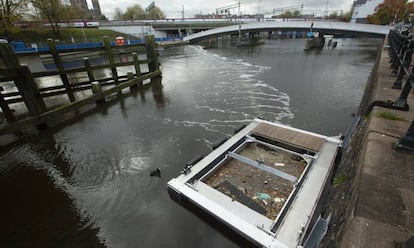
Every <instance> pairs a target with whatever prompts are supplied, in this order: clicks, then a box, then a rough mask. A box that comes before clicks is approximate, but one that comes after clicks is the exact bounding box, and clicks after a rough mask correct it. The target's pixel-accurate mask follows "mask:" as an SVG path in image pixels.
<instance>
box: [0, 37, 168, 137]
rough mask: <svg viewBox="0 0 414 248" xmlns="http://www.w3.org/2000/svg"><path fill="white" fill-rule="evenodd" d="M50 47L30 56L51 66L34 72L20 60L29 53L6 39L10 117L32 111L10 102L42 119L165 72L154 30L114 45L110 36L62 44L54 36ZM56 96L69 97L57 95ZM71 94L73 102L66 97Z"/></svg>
mask: <svg viewBox="0 0 414 248" xmlns="http://www.w3.org/2000/svg"><path fill="white" fill-rule="evenodd" d="M48 47H49V52H38V53H31V54H30V55H29V56H27V55H26V56H25V59H26V60H27V61H29V62H30V63H31V64H29V65H31V66H32V68H34V67H37V68H39V67H43V66H44V67H45V68H41V69H43V70H40V71H38V72H32V71H31V70H30V69H29V66H28V65H27V64H22V63H21V62H20V61H21V60H22V57H24V56H23V55H21V54H20V55H18V54H15V53H14V52H13V50H12V48H11V46H10V45H9V44H7V43H0V108H1V110H2V112H3V115H4V117H5V118H6V120H7V121H8V122H12V123H15V122H16V121H17V122H19V121H21V120H22V119H24V118H25V116H26V117H27V114H24V113H23V114H22V113H20V116H16V114H15V113H14V111H13V110H12V109H11V107H10V106H11V105H12V106H13V104H18V103H24V105H25V107H26V109H27V112H28V114H29V116H30V117H32V119H36V118H38V117H39V116H40V117H41V118H40V119H39V120H36V122H38V123H37V124H39V123H42V120H44V119H47V118H46V115H47V114H48V113H53V112H54V111H55V110H56V109H57V111H55V113H57V114H59V113H60V114H61V113H62V112H64V111H63V109H68V110H70V109H71V108H72V109H73V108H77V107H79V106H82V105H85V104H87V103H90V102H94V101H98V100H101V99H102V98H103V99H104V98H105V97H106V96H107V95H109V94H111V93H114V92H118V91H120V90H122V89H123V88H125V87H131V88H133V87H140V86H144V85H143V84H144V80H147V79H151V80H152V79H153V78H155V77H158V76H160V75H161V72H160V70H159V63H158V52H157V50H156V43H155V39H154V37H153V36H148V37H146V43H145V44H137V45H124V46H111V44H110V41H109V39H108V38H107V37H104V39H103V46H100V47H92V48H78V49H72V48H70V49H64V50H58V49H57V47H56V44H55V43H54V41H53V40H49V46H48ZM86 56H91V57H92V59H90V58H89V57H86ZM141 65H143V70H142V71H141ZM132 71H134V72H132ZM121 74H122V75H121ZM94 88H95V89H94ZM96 88H99V89H98V90H96ZM91 90H92V91H91ZM114 90H115V91H114ZM78 92H79V94H78ZM53 96H64V97H60V98H59V101H51V100H50V97H53ZM65 96H66V97H65ZM65 99H66V100H65ZM67 100H69V102H70V103H65V102H67ZM48 102H49V103H50V104H48ZM62 103H63V105H62ZM48 105H49V106H48ZM56 105H58V106H56ZM19 106H20V105H19ZM20 109H22V108H21V107H20ZM65 111H66V110H65ZM43 117H45V118H43ZM42 118H43V119H42ZM48 118H50V117H48ZM0 131H1V130H0Z"/></svg>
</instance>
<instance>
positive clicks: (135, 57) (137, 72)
mask: <svg viewBox="0 0 414 248" xmlns="http://www.w3.org/2000/svg"><path fill="white" fill-rule="evenodd" d="M132 58H133V60H134V67H135V75H136V77H137V78H139V77H140V76H141V67H140V66H139V59H138V54H137V53H135V52H133V53H132ZM141 86H142V80H140V81H139V82H138V87H141Z"/></svg>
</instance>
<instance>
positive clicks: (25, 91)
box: [0, 43, 46, 116]
mask: <svg viewBox="0 0 414 248" xmlns="http://www.w3.org/2000/svg"><path fill="white" fill-rule="evenodd" d="M0 57H1V59H2V60H3V62H4V64H5V65H6V67H7V69H9V70H11V71H14V72H15V74H16V76H15V77H14V79H13V81H14V83H15V84H16V87H17V89H18V90H19V93H20V95H21V96H22V98H23V101H24V103H25V105H26V107H27V110H28V111H29V114H30V115H32V116H35V115H38V114H41V113H43V112H45V111H46V106H45V103H44V102H43V99H42V98H41V96H40V93H39V90H38V89H37V85H36V82H35V81H34V79H33V77H32V74H31V73H30V70H29V68H28V67H27V66H26V65H20V63H19V60H18V59H17V57H16V56H15V55H14V53H13V50H12V49H11V47H10V46H9V44H5V43H0Z"/></svg>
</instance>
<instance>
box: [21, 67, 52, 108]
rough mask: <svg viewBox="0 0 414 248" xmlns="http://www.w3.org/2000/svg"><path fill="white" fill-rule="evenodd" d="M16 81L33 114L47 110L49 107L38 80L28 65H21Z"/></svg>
mask: <svg viewBox="0 0 414 248" xmlns="http://www.w3.org/2000/svg"><path fill="white" fill-rule="evenodd" d="M18 73H19V72H18ZM15 82H16V86H17V88H18V89H19V91H20V93H21V94H22V97H23V99H25V98H26V100H25V102H26V101H27V102H28V103H29V106H30V107H29V106H28V110H29V112H30V114H31V115H33V116H34V115H38V114H41V113H43V112H46V110H47V108H46V105H45V102H44V101H43V98H42V96H41V95H40V92H39V89H38V88H37V85H36V82H35V80H34V78H33V77H32V73H31V72H30V70H29V67H28V66H27V65H23V64H22V65H21V67H20V73H19V75H18V76H17V80H16V81H15ZM26 105H27V103H26Z"/></svg>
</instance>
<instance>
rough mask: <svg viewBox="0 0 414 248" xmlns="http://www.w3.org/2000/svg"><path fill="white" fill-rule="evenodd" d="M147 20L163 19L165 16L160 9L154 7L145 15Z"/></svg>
mask: <svg viewBox="0 0 414 248" xmlns="http://www.w3.org/2000/svg"><path fill="white" fill-rule="evenodd" d="M147 19H165V14H164V12H162V10H161V9H160V8H158V7H157V6H155V7H154V8H152V9H151V10H150V11H149V12H148V13H147Z"/></svg>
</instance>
